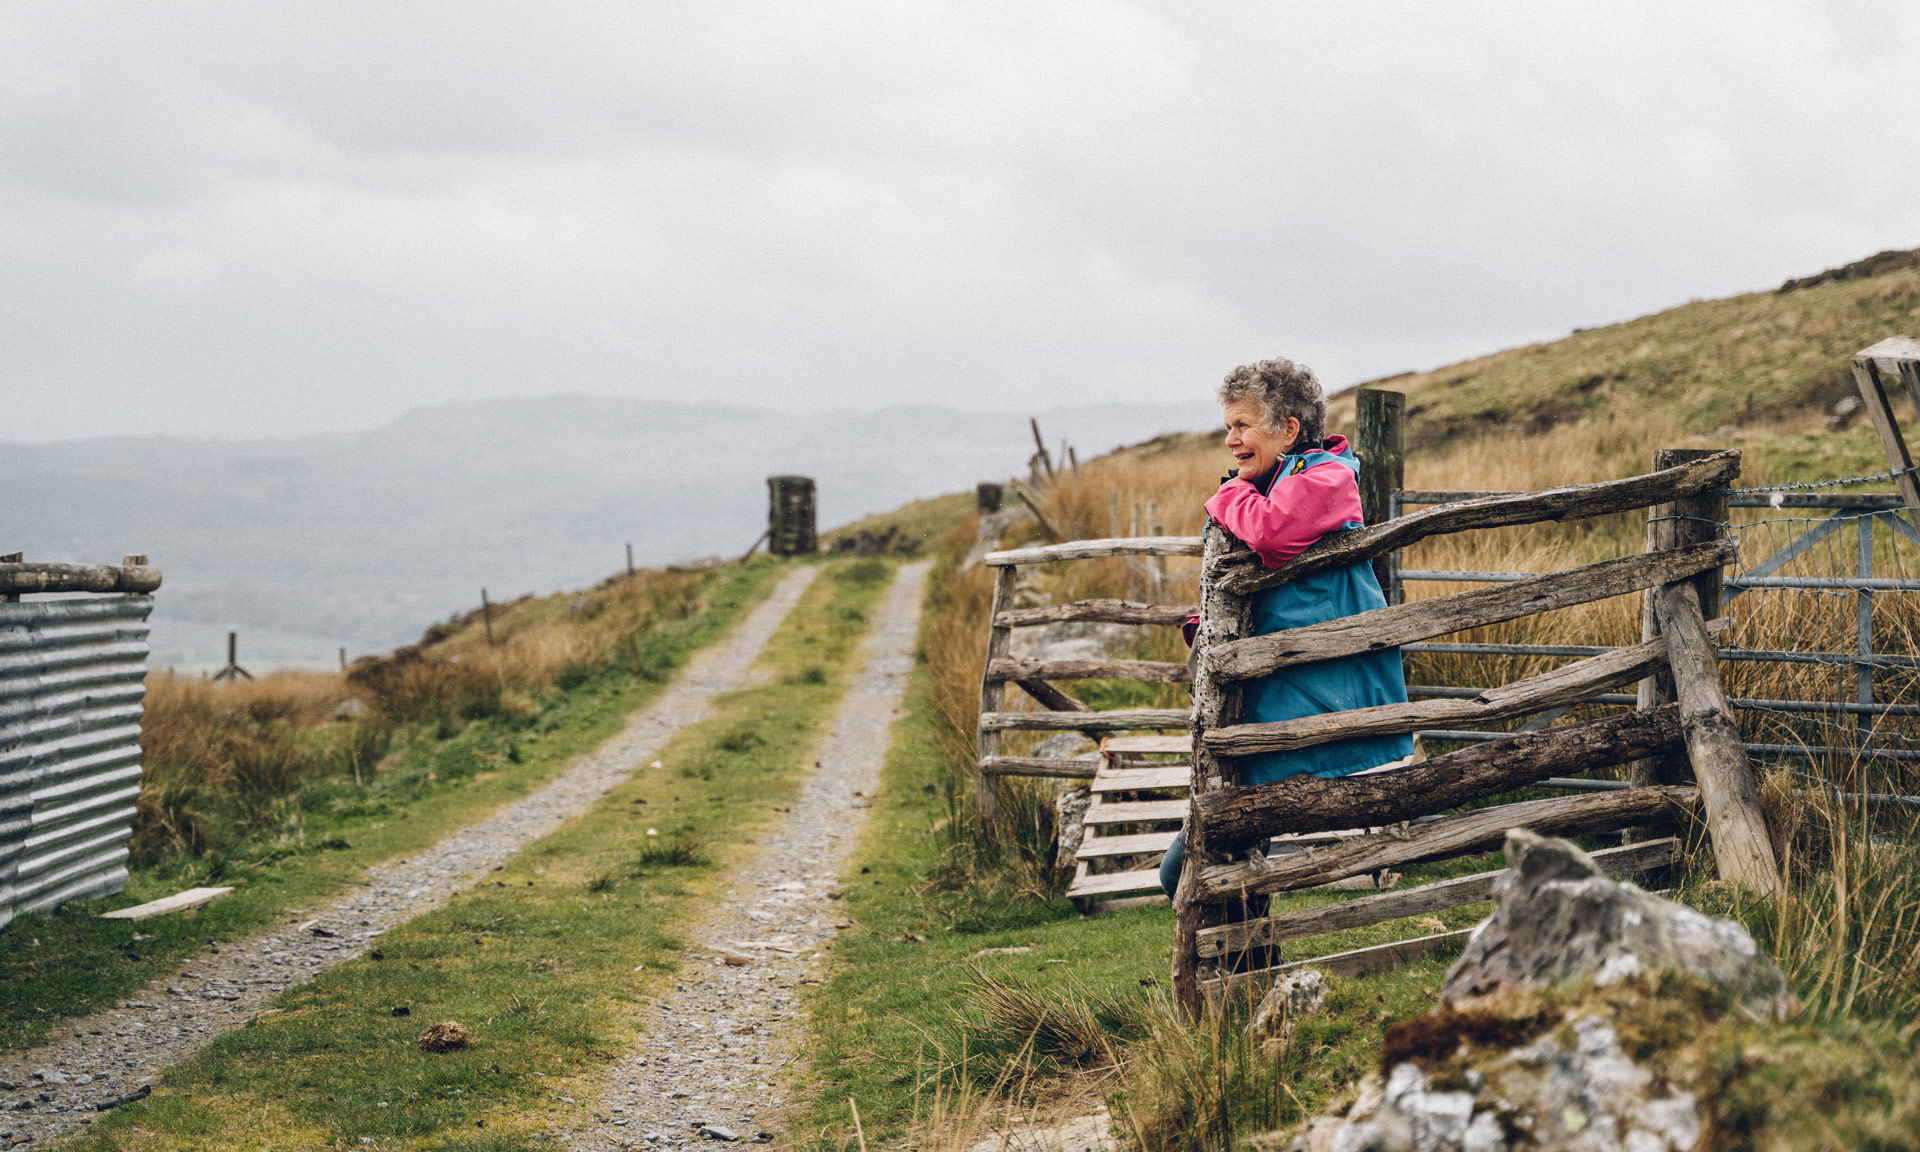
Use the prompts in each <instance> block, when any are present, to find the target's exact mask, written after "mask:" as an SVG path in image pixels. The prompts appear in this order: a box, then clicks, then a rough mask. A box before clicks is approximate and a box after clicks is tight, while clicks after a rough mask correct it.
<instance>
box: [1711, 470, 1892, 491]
mask: <svg viewBox="0 0 1920 1152" xmlns="http://www.w3.org/2000/svg"><path fill="white" fill-rule="evenodd" d="M1915 472H1920V464H1911V465H1908V466H1907V467H1905V468H1900V469H1896V470H1894V471H1892V472H1876V473H1874V474H1873V475H1871V476H1840V477H1836V478H1834V479H1832V480H1803V481H1801V482H1799V483H1797V484H1769V485H1766V486H1765V487H1761V488H1727V489H1723V491H1725V492H1726V494H1727V495H1729V496H1753V495H1758V494H1759V493H1761V492H1806V491H1811V490H1812V489H1815V488H1840V487H1844V486H1845V485H1848V484H1871V483H1873V482H1875V481H1876V480H1896V479H1898V478H1900V477H1902V476H1911V475H1913V474H1914V473H1915Z"/></svg>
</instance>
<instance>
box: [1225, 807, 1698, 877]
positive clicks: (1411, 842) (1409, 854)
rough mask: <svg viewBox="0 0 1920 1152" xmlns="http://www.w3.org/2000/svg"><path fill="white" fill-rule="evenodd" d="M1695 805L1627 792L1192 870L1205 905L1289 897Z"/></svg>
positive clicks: (1459, 816) (1483, 812)
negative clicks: (1523, 834)
mask: <svg viewBox="0 0 1920 1152" xmlns="http://www.w3.org/2000/svg"><path fill="white" fill-rule="evenodd" d="M1699 800H1700V794H1699V791H1698V790H1697V789H1694V788H1627V789H1622V790H1620V791H1617V792H1588V793H1585V794H1584V795H1578V796H1566V797H1555V798H1553V799H1551V800H1528V801H1524V802H1522V803H1519V804H1503V805H1501V806H1500V807H1498V808H1481V809H1477V810H1475V811H1472V812H1460V813H1456V814H1454V815H1451V816H1442V817H1441V818H1440V819H1438V820H1435V821H1432V822H1431V823H1427V824H1417V825H1415V826H1413V827H1412V828H1410V829H1407V830H1404V831H1402V830H1398V829H1396V830H1394V831H1391V832H1382V833H1378V834H1374V835H1369V836H1356V837H1354V838H1353V839H1351V840H1343V841H1341V842H1340V843H1338V844H1332V845H1328V846H1326V847H1312V848H1307V849H1304V850H1302V851H1300V852H1296V853H1294V854H1293V855H1291V856H1279V857H1274V858H1271V859H1268V860H1267V861H1266V862H1265V864H1264V866H1256V865H1254V864H1253V863H1252V862H1249V861H1235V862H1232V863H1228V864H1215V865H1210V866H1208V867H1205V868H1201V869H1199V870H1198V872H1199V879H1198V885H1199V891H1200V894H1201V895H1202V896H1203V897H1205V898H1206V899H1210V900H1228V899H1237V898H1240V897H1241V896H1243V895H1249V896H1250V895H1255V894H1259V893H1265V892H1290V891H1293V890H1295V889H1299V888H1311V887H1313V886H1314V885H1316V884H1326V883H1329V882H1331V881H1334V880H1344V879H1346V878H1347V877H1349V876H1359V875H1361V874H1362V873H1366V872H1378V871H1380V870H1381V869H1382V868H1395V867H1398V866H1400V865H1402V864H1412V863H1415V862H1417V861H1421V860H1444V859H1448V858H1450V857H1454V856H1466V855H1470V854H1472V853H1475V852H1486V851H1490V850H1492V849H1494V848H1498V847H1499V846H1500V845H1501V843H1503V842H1504V841H1505V839H1506V835H1507V831H1508V829H1511V828H1528V829H1532V830H1533V831H1535V832H1538V833H1540V834H1541V835H1543V836H1588V835H1593V834H1595V833H1599V832H1612V831H1615V830H1617V829H1619V828H1622V827H1625V826H1627V825H1639V824H1658V823H1662V822H1665V821H1670V820H1673V819H1676V818H1683V817H1687V816H1690V815H1692V814H1693V813H1694V812H1695V811H1696V810H1697V809H1698V806H1699ZM1189 871H1192V870H1191V869H1189Z"/></svg>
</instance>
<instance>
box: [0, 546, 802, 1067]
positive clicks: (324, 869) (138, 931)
mask: <svg viewBox="0 0 1920 1152" xmlns="http://www.w3.org/2000/svg"><path fill="white" fill-rule="evenodd" d="M781 570H782V569H781V568H780V566H778V565H776V564H774V563H772V562H768V561H763V562H760V563H757V564H753V565H748V566H737V565H736V566H732V567H729V568H727V569H725V570H723V571H722V572H719V573H716V574H715V577H714V582H713V584H712V585H711V586H710V588H709V590H708V591H707V593H706V602H707V609H706V611H704V612H701V613H699V614H697V615H694V616H691V617H688V618H686V619H683V620H676V621H672V622H670V623H668V624H666V625H664V626H663V627H661V628H660V629H659V630H658V631H657V632H656V633H655V634H654V635H653V636H650V637H649V645H650V649H649V650H650V655H651V656H652V657H653V658H654V659H656V660H657V661H659V662H660V663H661V665H662V666H663V667H667V668H672V667H677V666H679V665H680V664H681V663H683V662H684V661H685V660H686V658H687V656H688V655H689V654H691V653H692V652H693V651H695V650H696V649H698V648H700V647H703V646H704V645H706V644H709V643H712V642H713V641H714V640H715V639H717V638H719V637H720V636H721V635H723V634H724V633H725V632H726V630H727V629H728V628H729V627H731V625H732V624H733V623H734V622H735V621H736V620H737V619H738V618H739V617H740V616H741V615H743V614H744V612H745V611H746V610H747V609H748V608H750V607H751V606H752V605H753V604H755V603H757V602H759V601H760V600H761V599H762V598H763V597H764V596H765V595H766V593H767V591H768V589H769V588H771V586H772V584H773V581H774V578H775V576H776V575H777V574H778V573H779V572H780V571H781ZM663 687H664V683H663V681H661V680H660V679H658V678H654V679H646V678H640V677H635V676H631V675H627V674H624V673H621V672H618V671H615V670H611V669H609V670H603V671H601V672H599V673H597V674H595V675H592V676H589V677H587V678H585V679H583V680H581V681H579V682H577V683H575V684H574V686H573V687H572V688H571V689H570V690H567V691H558V692H554V693H551V694H549V695H547V696H546V697H545V698H544V699H543V700H542V701H541V707H540V710H539V711H538V712H537V713H536V714H535V715H534V716H533V717H531V718H530V719H529V720H528V721H525V722H518V723H516V722H509V721H506V720H502V719H488V720H480V721H475V722H472V723H469V724H466V725H464V726H463V727H462V728H460V729H459V730H457V732H456V734H454V735H453V736H452V737H451V738H449V739H445V740H442V739H437V738H436V735H435V733H434V732H433V731H432V729H431V728H430V727H423V728H422V729H420V730H419V731H417V732H416V733H414V734H413V735H412V737H411V738H410V739H408V740H407V741H406V742H405V743H404V744H403V745H401V746H399V747H398V748H397V751H398V752H399V756H398V760H397V763H395V764H394V765H393V766H392V767H389V768H387V769H385V770H383V771H382V772H381V773H380V774H379V775H378V776H377V777H376V778H375V779H374V780H372V781H371V782H370V783H369V786H368V787H366V788H364V789H361V788H357V787H356V786H354V785H353V783H352V781H351V780H350V779H345V778H342V779H333V780H323V781H317V782H315V784H314V785H313V786H312V787H310V788H309V789H308V790H307V791H306V792H305V794H304V795H303V796H302V797H301V799H302V801H303V808H304V809H305V811H304V812H303V817H304V826H305V831H306V835H305V837H304V838H303V839H304V845H305V846H304V847H303V848H302V849H301V850H298V851H291V852H287V853H284V854H283V853H279V852H267V853H263V854H261V855H260V856H258V857H256V858H254V859H251V860H238V859H232V858H227V857H220V856H215V857H213V858H211V859H182V858H173V859H169V860H165V861H162V862H161V863H159V864H156V865H153V866H151V867H146V868H140V869H136V870H135V871H134V872H133V874H132V875H131V876H130V878H129V879H128V882H127V890H126V893H125V894H124V895H122V896H117V897H113V898H111V899H107V900H100V901H75V902H72V903H69V904H67V905H66V906H64V907H63V908H62V909H61V910H60V911H59V912H57V913H56V914H54V915H52V916H37V915H35V916H22V917H20V918H18V919H16V920H15V921H14V922H13V923H12V924H11V925H9V926H8V927H7V928H6V929H5V930H4V931H0V1043H5V1044H8V1045H30V1044H33V1043H36V1042H38V1041H40V1040H42V1039H43V1038H44V1037H45V1036H46V1033H47V1030H48V1029H49V1028H50V1027H51V1026H52V1025H53V1023H54V1022H55V1021H57V1020H59V1019H60V1018H62V1017H64V1016H70V1015H78V1014H82V1013H87V1012H92V1011H97V1010H99V1009H101V1008H103V1007H106V1006H108V1005H110V1004H111V1003H112V1002H114V1001H115V1000H116V999H118V998H120V997H123V996H126V995H127V994H129V993H131V992H133V991H134V990H136V989H138V988H140V987H143V986H144V985H145V984H146V983H148V982H149V981H150V980H152V979H153V978H154V977H156V976H158V975H160V974H161V973H163V972H167V971H170V970H172V968H173V967H174V966H175V965H177V964H178V963H179V961H180V960H181V959H182V958H183V957H185V956H187V955H190V954H191V953H193V952H196V951H198V950H200V949H203V948H205V947H207V946H208V945H209V944H217V943H219V942H220V941H223V940H227V939H230V938H232V937H235V936H239V935H243V934H246V933H249V932H253V931H257V930H258V929H260V928H262V927H264V926H266V925H269V924H272V923H274V922H276V921H279V920H281V919H284V918H285V917H287V916H290V915H298V914H299V913H300V912H302V911H304V910H305V909H306V908H308V907H311V906H314V905H317V904H319V903H321V902H323V901H325V900H326V899H327V898H329V897H330V896H332V895H334V894H335V893H337V892H339V891H340V890H341V889H342V888H344V887H345V886H347V885H348V884H351V883H354V882H356V881H358V880H359V879H360V877H361V876H362V875H363V874H364V872H365V869H366V868H367V866H368V865H370V864H374V863H378V862H379V861H382V860H386V859H390V858H392V857H394V856H398V855H404V854H406V853H408V852H412V851H416V850H418V849H420V848H422V847H424V846H426V845H428V844H432V843H434V842H435V841H437V840H439V839H440V838H441V837H443V836H445V835H447V834H448V833H450V832H452V831H454V830H455V829H458V828H461V827H464V826H466V825H468V824H472V823H474V822H476V821H478V820H480V819H483V818H484V817H485V816H486V814H487V813H488V812H490V811H491V810H493V809H494V808H496V807H498V806H499V805H501V804H503V803H506V802H508V801H510V800H513V799H515V798H517V797H520V796H523V795H525V794H527V793H528V792H530V791H532V790H534V789H536V788H538V787H539V786H541V785H542V784H544V783H545V782H546V781H547V780H549V779H551V778H552V777H553V776H554V775H556V774H557V773H558V772H559V771H560V770H561V769H562V768H564V767H565V765H566V764H567V762H568V761H570V760H572V759H573V758H574V757H575V756H578V755H579V754H581V753H582V752H585V751H588V750H590V749H592V748H594V747H595V746H597V745H598V744H599V743H600V742H601V741H602V740H604V739H606V738H607V737H608V736H610V735H612V734H613V733H615V732H617V731H619V729H620V728H621V726H622V725H623V724H624V723H625V721H626V717H627V715H628V714H629V713H631V712H632V711H633V710H634V709H636V708H638V707H640V706H641V705H643V704H645V703H646V702H647V701H648V700H650V699H652V698H653V697H654V696H656V695H658V694H659V692H660V691H661V690H662V688H663ZM334 801H344V802H340V803H336V802H334ZM199 884H230V885H233V886H234V891H233V893H232V894H230V895H228V896H226V897H224V898H222V899H220V900H217V901H215V902H214V903H212V904H209V905H207V906H205V907H203V908H200V909H197V910H194V911H191V912H186V913H183V914H179V915H173V916H163V917H158V918H156V919H152V920H145V921H141V922H138V923H130V922H128V921H124V920H100V919H97V918H96V914H97V913H99V912H102V911H105V910H107V909H111V908H121V907H127V906H130V905H133V904H137V903H142V902H144V901H146V900H151V899H154V898H156V897H159V896H164V895H167V894H169V893H172V892H176V891H179V890H180V889H182V888H186V887H191V886H194V885H199Z"/></svg>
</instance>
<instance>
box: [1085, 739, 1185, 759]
mask: <svg viewBox="0 0 1920 1152" xmlns="http://www.w3.org/2000/svg"><path fill="white" fill-rule="evenodd" d="M1100 748H1101V750H1102V751H1105V752H1138V753H1143V754H1144V753H1160V754H1165V755H1170V756H1184V755H1186V754H1187V753H1189V752H1191V751H1193V738H1192V737H1191V736H1109V737H1107V738H1106V739H1105V740H1104V741H1102V742H1101V744H1100Z"/></svg>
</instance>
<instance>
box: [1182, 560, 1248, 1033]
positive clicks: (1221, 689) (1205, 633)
mask: <svg viewBox="0 0 1920 1152" xmlns="http://www.w3.org/2000/svg"><path fill="white" fill-rule="evenodd" d="M1237 543H1238V541H1236V540H1235V539H1234V538H1233V537H1232V536H1231V535H1230V534H1228V532H1227V530H1226V529H1225V528H1222V527H1220V526H1219V525H1218V524H1208V525H1207V534H1206V539H1205V543H1204V545H1203V550H1202V553H1201V560H1200V630H1199V632H1198V633H1197V634H1196V635H1195V636H1194V641H1193V646H1194V650H1195V651H1196V652H1198V653H1200V654H1201V656H1202V659H1199V660H1196V661H1194V662H1193V663H1194V672H1193V721H1192V725H1193V788H1192V792H1191V795H1192V797H1193V800H1194V801H1195V802H1194V803H1193V804H1191V805H1190V806H1189V808H1188V810H1187V831H1186V835H1187V840H1186V867H1185V868H1184V869H1182V871H1181V873H1180V883H1179V886H1178V888H1177V889H1176V890H1175V892H1174V896H1173V914H1174V929H1173V998H1174V1003H1176V1004H1177V1005H1179V1007H1180V1009H1181V1011H1183V1012H1185V1013H1186V1014H1187V1015H1188V1017H1190V1018H1191V1017H1197V1016H1198V1015H1199V1013H1200V1009H1201V994H1200V943H1199V932H1200V929H1201V928H1203V927H1206V925H1205V924H1204V923H1203V920H1204V918H1205V915H1206V906H1205V905H1204V904H1203V903H1201V901H1200V900H1199V899H1198V885H1199V882H1200V868H1201V866H1202V865H1204V864H1207V863H1209V862H1210V861H1209V859H1208V856H1207V846H1206V829H1205V828H1204V827H1203V826H1202V825H1201V822H1200V809H1199V805H1198V803H1197V801H1198V800H1199V797H1200V796H1201V794H1202V793H1206V792H1214V791H1218V790H1220V789H1222V788H1225V787H1227V786H1228V785H1230V784H1232V783H1233V782H1234V778H1235V772H1234V769H1233V768H1232V766H1231V765H1230V764H1229V763H1228V762H1226V761H1224V760H1223V759H1222V758H1221V757H1220V756H1218V755H1217V754H1215V753H1214V752H1212V751H1211V750H1209V749H1208V748H1207V747H1206V744H1205V742H1204V738H1205V736H1206V732H1207V729H1209V728H1218V727H1221V726H1223V725H1227V724H1232V723H1234V722H1235V721H1237V720H1238V719H1239V718H1240V696H1241V688H1240V685H1238V684H1235V683H1230V682H1226V681H1222V680H1219V679H1216V678H1215V676H1214V674H1213V672H1212V671H1211V670H1210V669H1209V668H1208V662H1207V660H1206V659H1205V658H1204V657H1205V654H1206V652H1207V651H1208V650H1209V649H1210V648H1212V647H1213V646H1215V645H1217V644H1223V643H1225V642H1227V641H1229V640H1237V639H1239V638H1241V637H1242V636H1245V635H1246V633H1247V628H1248V618H1247V599H1246V597H1244V596H1236V595H1233V594H1232V593H1229V592H1227V591H1225V590H1224V589H1222V588H1221V587H1220V586H1219V581H1218V576H1219V570H1220V568H1221V561H1223V560H1224V559H1226V557H1227V555H1228V554H1229V553H1230V552H1231V551H1233V549H1234V546H1235V545H1236V544H1237Z"/></svg>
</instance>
